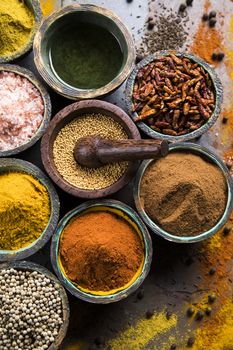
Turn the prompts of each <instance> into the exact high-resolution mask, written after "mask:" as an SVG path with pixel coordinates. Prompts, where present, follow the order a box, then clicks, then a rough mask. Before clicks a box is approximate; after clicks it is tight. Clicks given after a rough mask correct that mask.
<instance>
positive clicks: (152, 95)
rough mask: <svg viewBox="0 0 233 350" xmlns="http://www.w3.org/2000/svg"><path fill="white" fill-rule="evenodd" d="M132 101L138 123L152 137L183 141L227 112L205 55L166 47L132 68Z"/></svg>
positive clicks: (129, 104) (132, 112) (128, 94)
mask: <svg viewBox="0 0 233 350" xmlns="http://www.w3.org/2000/svg"><path fill="white" fill-rule="evenodd" d="M126 103H127V109H128V112H129V114H130V116H131V117H132V119H133V120H134V122H135V123H136V124H137V125H138V127H139V128H140V129H141V130H142V131H143V132H144V133H145V134H147V135H148V136H149V137H152V138H155V139H162V140H167V141H171V142H173V141H175V142H183V141H188V140H193V139H195V138H198V137H200V136H201V135H202V134H203V133H205V132H206V131H207V130H208V129H209V128H210V127H212V126H213V125H214V123H215V122H216V120H217V118H218V116H219V114H220V111H221V103H222V85H221V82H220V79H219V78H218V76H217V74H216V72H215V71H214V69H213V68H212V67H211V66H210V65H209V64H208V63H206V62H205V61H203V60H202V59H201V58H199V57H196V56H194V55H191V54H187V53H179V52H173V51H171V52H170V51H160V52H157V53H155V54H153V55H151V56H148V57H146V58H145V59H143V60H142V61H141V62H140V63H139V64H138V65H137V66H136V67H135V69H134V70H133V72H132V73H131V75H130V77H129V78H128V81H127V87H126Z"/></svg>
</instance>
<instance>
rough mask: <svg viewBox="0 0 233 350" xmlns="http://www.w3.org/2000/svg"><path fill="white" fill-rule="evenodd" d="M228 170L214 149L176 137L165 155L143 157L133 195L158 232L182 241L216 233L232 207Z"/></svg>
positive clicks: (154, 230) (198, 239) (149, 222)
mask: <svg viewBox="0 0 233 350" xmlns="http://www.w3.org/2000/svg"><path fill="white" fill-rule="evenodd" d="M232 191H233V182H232V178H231V175H230V173H229V170H228V169H227V167H226V166H225V164H224V163H223V161H222V160H221V159H220V158H219V157H218V156H216V155H215V154H214V153H212V152H211V151H209V150H208V149H206V148H203V147H201V146H199V145H197V144H193V143H177V144H173V145H171V146H170V148H169V153H168V155H167V156H166V157H164V158H163V159H161V160H158V161H153V160H149V161H146V162H144V163H143V164H142V165H141V167H140V169H139V170H138V174H137V176H136V181H135V187H134V200H135V204H136V207H137V210H138V212H139V214H140V216H141V217H142V219H143V221H144V222H145V223H146V224H147V225H148V226H149V227H150V229H151V230H152V231H153V232H155V233H156V234H158V235H160V236H162V237H164V238H165V239H167V240H170V241H173V242H178V243H192V242H198V241H201V240H204V239H206V238H209V237H211V236H212V235H214V234H215V233H216V232H217V231H218V230H219V229H220V228H221V227H222V226H223V225H224V224H225V223H226V221H227V220H228V218H229V216H230V214H231V212H232V210H233V196H232Z"/></svg>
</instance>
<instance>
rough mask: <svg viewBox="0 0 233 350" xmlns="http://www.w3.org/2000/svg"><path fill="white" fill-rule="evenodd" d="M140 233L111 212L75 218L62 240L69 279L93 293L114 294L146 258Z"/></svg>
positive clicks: (61, 255) (64, 263)
mask: <svg viewBox="0 0 233 350" xmlns="http://www.w3.org/2000/svg"><path fill="white" fill-rule="evenodd" d="M143 251H144V248H143V246H142V241H141V239H140V237H139V234H138V233H137V232H136V231H135V230H134V229H133V227H132V226H131V225H130V224H129V223H128V222H127V221H126V220H125V219H123V218H122V217H120V216H119V215H116V214H114V213H111V212H102V211H98V212H89V213H84V214H83V215H81V216H79V217H76V218H73V219H72V220H71V221H70V223H69V224H68V225H67V226H66V227H65V229H64V231H63V233H62V236H61V241H60V258H61V263H62V265H63V267H64V269H65V273H66V275H67V276H68V278H69V279H70V280H71V281H72V282H73V283H75V284H77V285H78V286H79V287H82V288H85V289H88V290H90V291H102V292H103V291H111V290H114V289H119V288H122V287H123V286H125V285H126V284H127V283H129V282H130V281H131V280H132V279H133V277H134V276H135V274H136V273H137V271H138V270H139V268H140V266H141V264H142V262H143V256H144V252H143Z"/></svg>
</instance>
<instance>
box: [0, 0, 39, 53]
mask: <svg viewBox="0 0 233 350" xmlns="http://www.w3.org/2000/svg"><path fill="white" fill-rule="evenodd" d="M34 24H35V18H34V15H33V13H32V11H31V10H30V9H29V8H28V7H27V6H26V4H25V2H24V1H20V0H7V1H3V0H1V1H0V33H1V35H0V56H3V57H4V56H8V55H11V54H13V53H15V52H17V51H19V50H21V49H22V48H23V47H24V46H26V45H27V43H28V41H29V39H30V36H31V34H32V29H33V27H34Z"/></svg>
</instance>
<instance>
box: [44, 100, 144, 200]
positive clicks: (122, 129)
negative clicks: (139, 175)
mask: <svg viewBox="0 0 233 350" xmlns="http://www.w3.org/2000/svg"><path fill="white" fill-rule="evenodd" d="M97 135H98V136H101V137H104V138H107V139H110V140H124V139H129V138H130V139H140V134H139V131H138V129H137V127H136V126H135V124H134V123H133V121H132V120H131V119H130V117H129V116H128V115H127V114H126V113H125V112H124V111H123V110H122V109H120V108H119V107H117V106H115V105H113V104H111V103H108V102H104V101H97V100H87V101H80V102H76V103H74V104H72V105H70V106H68V107H65V108H64V109H62V110H61V111H60V112H59V113H58V114H57V115H56V116H55V117H54V118H53V119H52V121H51V122H50V125H49V127H48V129H47V131H46V133H45V134H44V136H43V138H42V142H41V156H42V161H43V164H44V167H45V169H46V171H47V173H48V174H49V176H50V177H51V178H52V180H53V181H54V182H55V183H56V184H57V185H58V186H59V187H60V188H61V189H63V190H64V191H66V192H67V193H69V194H71V195H73V196H76V197H80V198H88V199H93V198H100V197H104V196H108V195H111V194H112V193H115V192H117V191H118V190H120V189H121V188H122V187H123V186H125V185H126V184H127V183H128V182H129V181H130V180H131V179H132V177H133V176H134V174H135V171H136V169H137V167H138V165H139V163H138V162H119V163H112V164H106V165H104V166H101V167H99V168H92V169H90V168H86V167H84V166H81V165H80V164H79V163H78V162H76V160H75V157H74V149H75V145H76V143H77V141H78V140H79V139H80V138H82V137H85V136H97Z"/></svg>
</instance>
